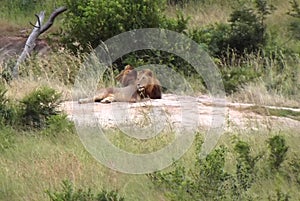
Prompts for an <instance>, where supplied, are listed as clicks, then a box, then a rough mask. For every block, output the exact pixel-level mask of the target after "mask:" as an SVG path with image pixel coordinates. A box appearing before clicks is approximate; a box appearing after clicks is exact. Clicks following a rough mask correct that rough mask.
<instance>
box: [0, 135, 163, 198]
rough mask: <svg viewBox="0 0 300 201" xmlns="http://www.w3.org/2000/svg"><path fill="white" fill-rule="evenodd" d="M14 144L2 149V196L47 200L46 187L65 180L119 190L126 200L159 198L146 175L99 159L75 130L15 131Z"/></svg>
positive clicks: (97, 187) (75, 184)
mask: <svg viewBox="0 0 300 201" xmlns="http://www.w3.org/2000/svg"><path fill="white" fill-rule="evenodd" d="M15 138H16V141H15V143H14V146H13V147H12V148H8V149H6V150H5V151H4V152H1V157H0V165H1V169H0V181H1V182H0V186H1V188H0V198H1V200H7V201H8V200H47V199H46V198H47V195H46V193H45V191H46V190H48V189H49V190H52V191H53V190H54V189H59V188H60V186H61V182H62V181H63V180H66V179H68V180H70V181H71V182H72V183H73V184H74V186H75V187H76V188H83V189H87V188H88V187H90V188H91V189H93V190H98V191H100V190H101V189H108V190H118V191H119V193H120V194H122V195H126V200H139V198H140V197H143V199H145V200H158V198H159V197H162V194H161V193H159V192H156V191H154V190H153V185H152V183H151V182H150V181H149V180H148V179H147V177H146V176H145V175H126V174H122V173H117V172H115V171H113V170H110V169H108V168H106V167H104V166H103V165H101V164H100V163H98V162H97V161H96V160H95V159H94V158H93V157H92V156H91V155H90V154H89V153H88V152H87V151H86V150H85V148H84V147H83V145H82V144H81V141H80V140H79V138H78V136H77V135H76V134H75V133H61V136H58V137H56V138H53V137H51V136H44V135H42V134H41V133H35V132H26V133H15Z"/></svg>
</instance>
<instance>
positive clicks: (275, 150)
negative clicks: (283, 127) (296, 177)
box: [268, 135, 289, 170]
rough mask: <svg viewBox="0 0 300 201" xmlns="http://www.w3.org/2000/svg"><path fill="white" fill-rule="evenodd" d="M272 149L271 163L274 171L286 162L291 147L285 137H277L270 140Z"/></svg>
mask: <svg viewBox="0 0 300 201" xmlns="http://www.w3.org/2000/svg"><path fill="white" fill-rule="evenodd" d="M268 144H269V148H270V156H269V161H270V165H271V168H272V169H275V170H278V169H279V167H280V165H281V164H282V162H283V161H284V160H285V157H286V154H287V151H288V149H289V147H288V146H287V145H286V142H285V139H284V137H283V136H280V135H276V136H274V137H272V138H270V139H269V140H268Z"/></svg>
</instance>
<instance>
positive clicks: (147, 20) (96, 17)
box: [63, 0, 186, 51]
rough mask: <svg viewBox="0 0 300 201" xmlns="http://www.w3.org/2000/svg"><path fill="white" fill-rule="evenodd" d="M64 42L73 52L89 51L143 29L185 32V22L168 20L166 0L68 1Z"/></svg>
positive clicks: (66, 0) (66, 2) (66, 1)
mask: <svg viewBox="0 0 300 201" xmlns="http://www.w3.org/2000/svg"><path fill="white" fill-rule="evenodd" d="M65 4H66V5H67V7H68V12H67V13H66V17H65V29H64V37H63V38H64V39H63V42H64V43H66V44H67V46H68V47H69V48H70V49H72V50H78V49H80V50H82V51H88V50H89V48H90V47H92V48H95V47H97V46H98V45H99V44H101V41H105V40H107V39H109V38H111V37H113V36H115V35H117V34H120V33H122V32H125V31H129V30H133V29H139V28H167V29H171V30H175V31H179V32H181V31H182V29H185V28H186V24H184V22H183V23H182V21H181V19H178V20H174V19H173V20H172V19H168V18H167V17H166V16H165V15H164V14H163V11H164V9H165V7H166V2H165V1H164V0H163V1H161V0H134V1H123V0H116V1H106V0H96V1H95V0H87V1H86V0H65Z"/></svg>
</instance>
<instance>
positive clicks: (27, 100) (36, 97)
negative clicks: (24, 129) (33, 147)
mask: <svg viewBox="0 0 300 201" xmlns="http://www.w3.org/2000/svg"><path fill="white" fill-rule="evenodd" d="M60 97H61V94H60V93H57V92H56V91H55V90H54V89H52V88H49V87H41V88H38V89H36V90H35V91H33V92H32V93H30V94H28V95H27V96H25V97H24V98H23V99H22V100H21V103H22V106H23V107H22V111H21V118H22V122H23V123H24V124H25V125H27V126H30V127H33V128H43V127H44V126H45V125H46V121H47V120H48V119H49V118H50V117H51V116H53V115H57V114H58V113H59V111H57V107H58V104H59V103H60V102H59V99H60Z"/></svg>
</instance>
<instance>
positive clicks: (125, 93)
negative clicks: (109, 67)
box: [78, 65, 161, 103]
mask: <svg viewBox="0 0 300 201" xmlns="http://www.w3.org/2000/svg"><path fill="white" fill-rule="evenodd" d="M116 80H118V81H119V82H120V83H121V84H122V86H123V87H121V88H104V89H100V90H99V91H98V92H97V95H96V96H94V97H92V98H85V99H79V101H78V102H79V103H90V102H101V103H110V102H136V101H139V100H141V99H144V98H152V99H160V98H161V86H160V82H159V81H158V80H157V79H156V78H154V76H153V73H152V71H151V70H149V69H145V70H142V71H140V72H139V73H137V71H136V70H134V68H133V67H132V66H130V65H127V66H125V68H124V70H123V71H121V73H120V74H119V75H117V76H116Z"/></svg>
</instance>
